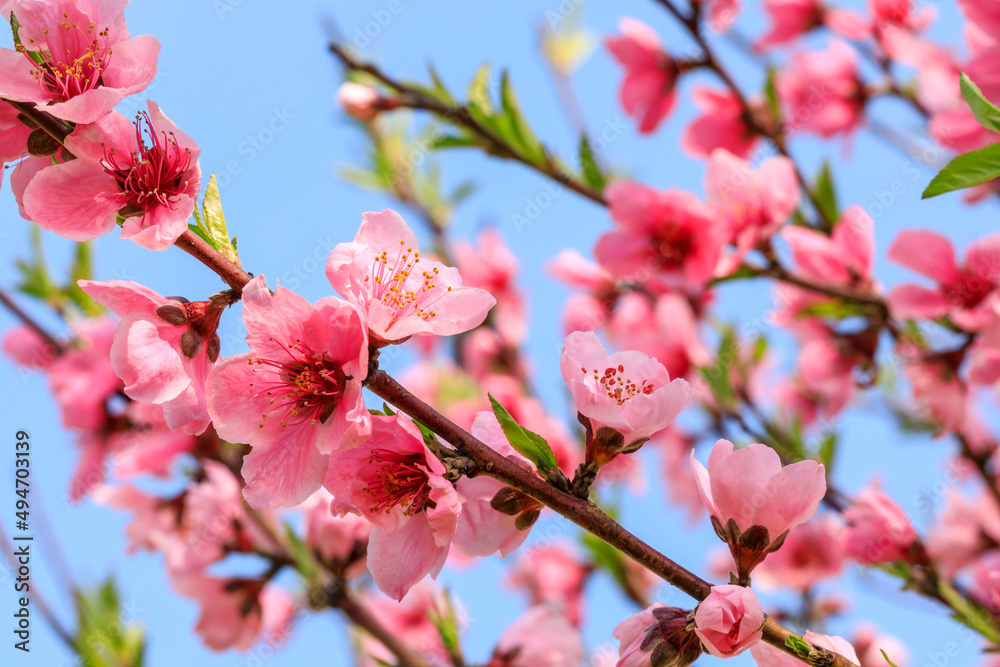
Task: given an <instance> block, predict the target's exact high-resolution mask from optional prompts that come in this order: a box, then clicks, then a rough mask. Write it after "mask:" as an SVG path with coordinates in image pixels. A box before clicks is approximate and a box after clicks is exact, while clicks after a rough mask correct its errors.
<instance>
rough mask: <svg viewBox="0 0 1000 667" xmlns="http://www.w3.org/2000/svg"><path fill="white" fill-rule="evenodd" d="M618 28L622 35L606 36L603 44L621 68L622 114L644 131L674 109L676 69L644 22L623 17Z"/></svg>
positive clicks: (654, 128) (644, 132) (656, 37)
mask: <svg viewBox="0 0 1000 667" xmlns="http://www.w3.org/2000/svg"><path fill="white" fill-rule="evenodd" d="M618 27H619V29H620V30H621V32H622V36H621V37H608V38H606V39H605V40H604V45H605V46H606V47H607V49H608V51H610V52H611V55H612V57H614V59H615V60H617V61H618V63H619V64H620V65H622V66H623V67H624V68H625V79H624V80H623V81H622V85H621V90H620V92H619V100H620V102H621V105H622V108H623V109H625V113H627V114H628V115H629V116H632V117H633V118H635V119H636V120H638V121H639V131H640V132H642V133H643V134H648V133H650V132H653V131H654V130H656V128H657V127H659V125H660V123H662V122H663V119H665V118H666V117H667V115H668V114H669V113H670V111H671V110H672V109H673V108H674V103H675V101H676V96H675V93H674V86H675V85H676V83H677V77H678V75H679V74H680V70H679V68H678V66H677V63H676V62H674V59H673V58H671V57H670V55H669V54H668V53H666V52H665V51H664V50H663V45H662V43H661V42H660V38H659V36H658V35H657V34H656V32H655V31H654V30H653V29H652V28H650V27H649V26H648V25H646V24H645V23H643V22H642V21H638V20H636V19H633V18H629V17H625V18H622V19H621V20H620V21H619V22H618Z"/></svg>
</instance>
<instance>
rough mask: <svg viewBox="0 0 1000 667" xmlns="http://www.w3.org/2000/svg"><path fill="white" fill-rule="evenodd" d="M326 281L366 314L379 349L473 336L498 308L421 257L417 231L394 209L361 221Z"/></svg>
mask: <svg viewBox="0 0 1000 667" xmlns="http://www.w3.org/2000/svg"><path fill="white" fill-rule="evenodd" d="M326 277H327V278H328V279H329V280H330V284H331V285H333V289H335V290H336V291H337V293H338V294H340V295H341V296H342V297H344V298H345V299H347V300H348V301H350V302H351V303H354V304H356V305H358V306H359V307H360V309H361V311H362V312H363V313H365V314H366V319H367V322H368V328H369V330H370V331H371V335H372V337H373V342H375V343H378V344H380V345H381V344H385V343H393V342H401V341H403V340H405V339H406V338H409V337H410V336H422V335H438V336H451V335H454V334H458V333H463V332H465V331H469V330H470V329H474V328H476V327H477V326H479V325H480V324H482V323H483V320H485V319H486V315H487V313H489V310H490V308H492V307H493V306H494V305H495V304H496V299H494V298H493V297H492V296H491V295H490V294H489V293H488V292H486V291H484V290H481V289H477V288H475V287H464V286H463V284H462V276H461V275H460V274H459V272H458V270H457V269H454V268H452V267H449V266H445V265H444V264H442V263H440V262H436V261H434V260H431V259H427V258H425V257H421V256H420V244H418V243H417V238H416V236H415V235H414V234H413V231H412V230H411V229H410V228H409V227H408V226H407V225H406V222H405V221H404V220H403V218H402V217H401V216H400V215H399V214H398V213H396V212H395V211H393V210H391V209H384V210H383V211H381V212H379V213H365V214H364V215H363V216H362V222H361V228H360V229H358V233H357V235H356V236H355V237H354V241H353V242H351V243H341V244H339V245H337V247H335V248H334V249H333V252H331V253H330V258H329V259H328V260H327V264H326Z"/></svg>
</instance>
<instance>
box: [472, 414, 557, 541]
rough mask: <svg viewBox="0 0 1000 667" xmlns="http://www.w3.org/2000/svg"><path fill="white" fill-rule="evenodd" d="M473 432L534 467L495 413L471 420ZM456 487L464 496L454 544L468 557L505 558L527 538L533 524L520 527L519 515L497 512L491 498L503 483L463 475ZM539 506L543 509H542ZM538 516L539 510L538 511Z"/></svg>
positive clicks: (492, 446)
mask: <svg viewBox="0 0 1000 667" xmlns="http://www.w3.org/2000/svg"><path fill="white" fill-rule="evenodd" d="M471 433H472V435H473V436H475V437H476V438H478V439H479V440H480V442H482V443H483V444H485V445H487V446H488V447H490V448H491V449H493V450H494V451H496V452H497V453H499V454H500V455H502V456H503V457H504V458H506V459H511V460H514V461H517V462H518V464H519V465H520V466H521V467H522V468H525V469H526V470H533V469H534V466H532V465H531V464H530V463H529V462H528V460H527V459H525V458H524V457H523V456H521V455H520V454H518V453H517V452H516V451H515V450H514V448H513V447H511V445H510V442H509V441H508V440H507V436H505V435H504V433H503V429H501V428H500V422H498V421H497V418H496V416H495V415H494V414H493V413H492V412H486V411H483V412H480V413H479V414H477V415H476V419H475V421H474V422H473V423H472V429H471ZM455 488H456V489H457V490H458V493H459V495H461V496H462V498H463V499H464V501H463V503H462V515H461V516H460V517H459V519H458V529H457V530H456V532H455V537H454V539H453V540H452V544H453V545H454V546H455V549H457V550H458V551H459V552H460V553H462V554H463V555H465V556H469V557H484V556H491V555H493V554H494V553H496V554H498V555H499V556H500V557H501V558H504V557H506V556H508V555H510V554H511V553H513V552H514V550H515V549H517V548H518V547H519V546H521V544H523V543H524V540H525V539H527V537H528V533H529V532H530V529H531V526H530V524H529V525H528V526H523V527H520V528H519V527H518V519H519V517H520V515H509V514H504V513H502V512H498V511H497V510H496V509H494V508H493V505H492V504H491V501H492V500H493V498H495V497H496V495H497V493H499V492H500V491H501V490H502V489H503V488H505V487H504V484H503V483H502V482H499V481H497V480H496V479H493V478H492V477H489V476H488V475H478V476H476V477H462V478H461V479H459V480H458V481H457V482H456V483H455ZM539 509H540V508H539ZM536 516H537V513H536Z"/></svg>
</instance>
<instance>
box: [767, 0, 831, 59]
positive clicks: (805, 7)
mask: <svg viewBox="0 0 1000 667" xmlns="http://www.w3.org/2000/svg"><path fill="white" fill-rule="evenodd" d="M764 11H765V12H766V13H767V16H768V17H769V18H770V19H771V29H770V30H769V31H768V32H767V34H766V35H764V36H763V37H761V38H760V39H758V40H757V41H756V42H755V43H754V46H755V47H756V48H757V49H759V50H764V49H768V48H771V47H773V46H777V45H779V44H787V43H788V42H791V41H793V40H794V39H796V38H797V37H799V35H803V34H805V33H807V32H809V31H810V30H812V29H813V28H818V27H819V26H821V25H823V5H822V4H821V3H820V2H819V0H764Z"/></svg>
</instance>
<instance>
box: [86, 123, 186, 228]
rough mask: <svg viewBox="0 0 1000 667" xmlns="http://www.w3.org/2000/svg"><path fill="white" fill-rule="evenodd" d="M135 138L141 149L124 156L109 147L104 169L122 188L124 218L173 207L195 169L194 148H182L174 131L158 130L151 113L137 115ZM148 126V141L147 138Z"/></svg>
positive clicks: (105, 154) (106, 150) (105, 153)
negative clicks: (193, 165) (189, 172)
mask: <svg viewBox="0 0 1000 667" xmlns="http://www.w3.org/2000/svg"><path fill="white" fill-rule="evenodd" d="M134 124H135V139H136V144H137V145H138V146H139V150H138V151H132V152H130V153H129V154H128V155H125V156H123V155H121V154H120V153H118V152H117V151H116V150H115V149H114V148H111V149H107V148H105V152H104V160H103V165H104V171H106V172H107V173H108V174H110V175H111V176H112V177H113V178H114V179H115V180H116V181H117V182H118V187H120V188H121V189H122V192H123V193H124V195H125V197H126V198H127V200H128V204H127V205H126V206H125V211H123V212H122V215H123V216H124V217H128V216H130V215H140V214H141V215H142V216H143V217H145V216H146V214H147V213H149V210H150V209H152V208H155V207H157V206H167V207H169V208H173V206H174V203H175V202H176V201H177V199H178V198H179V197H180V195H181V194H183V193H184V192H185V190H186V189H187V185H188V171H189V170H190V168H191V150H190V149H188V148H181V146H180V145H179V144H178V143H177V139H176V138H175V137H174V135H173V133H170V134H168V133H166V132H160V133H157V132H156V128H155V127H154V126H153V122H152V121H151V120H150V119H149V114H148V113H146V112H145V111H143V112H142V113H140V114H137V115H136V117H135V122H134ZM143 125H145V129H146V137H148V139H149V143H148V144H147V143H146V141H145V137H143Z"/></svg>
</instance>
